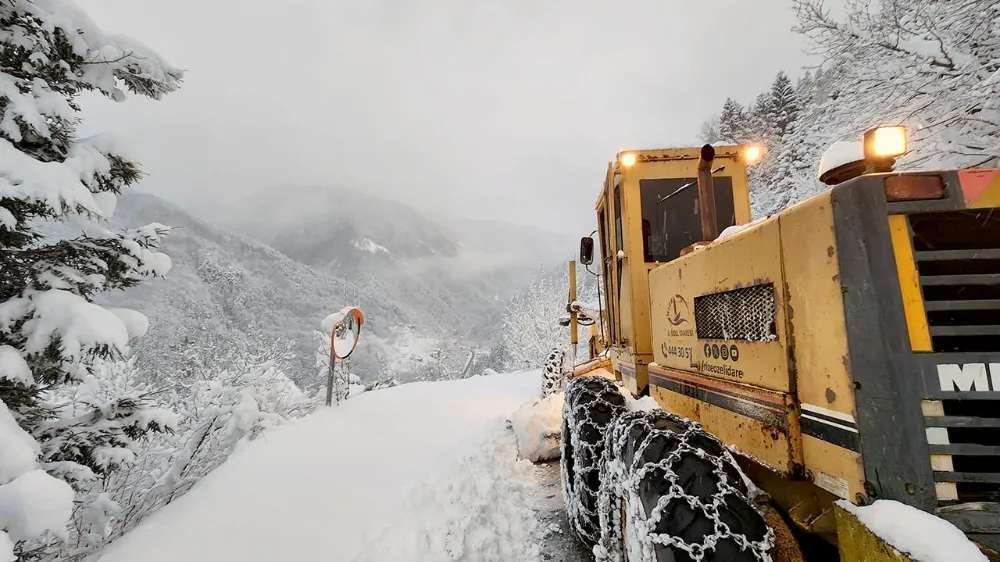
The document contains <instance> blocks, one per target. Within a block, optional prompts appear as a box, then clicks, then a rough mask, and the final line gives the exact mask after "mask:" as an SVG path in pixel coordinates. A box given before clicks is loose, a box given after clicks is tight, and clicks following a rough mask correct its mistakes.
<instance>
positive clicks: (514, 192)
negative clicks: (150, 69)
mask: <svg viewBox="0 0 1000 562" xmlns="http://www.w3.org/2000/svg"><path fill="white" fill-rule="evenodd" d="M78 2H79V4H80V5H81V6H82V7H83V8H84V9H85V10H87V12H88V13H89V14H90V16H91V17H92V18H93V19H94V20H95V21H96V22H97V23H98V24H99V25H100V26H102V27H103V28H105V29H107V30H109V31H116V32H120V33H124V34H126V35H130V36H132V37H134V38H136V39H138V40H139V41H141V42H143V43H145V44H147V45H149V46H150V47H152V48H153V49H155V50H156V51H158V52H159V53H160V54H161V55H163V56H164V57H165V58H166V59H167V60H169V61H170V62H171V63H172V64H174V65H175V66H178V67H180V68H183V69H185V70H186V71H187V74H186V78H185V84H184V87H183V88H182V89H181V90H180V91H178V92H176V93H174V94H172V95H169V96H167V97H166V98H165V99H164V100H163V101H161V102H146V101H144V100H138V99H130V100H129V101H128V102H127V103H125V104H113V103H111V102H107V103H105V102H100V103H88V104H86V105H85V109H86V113H85V115H84V118H85V120H86V128H85V131H86V132H92V131H95V130H110V131H115V132H119V133H121V134H123V135H125V136H126V138H127V139H129V141H130V142H131V144H132V146H134V147H135V152H136V153H137V156H138V157H139V158H141V161H142V164H143V165H144V168H145V170H146V171H147V172H148V173H149V174H150V177H149V178H147V179H146V180H145V181H144V183H143V187H144V188H149V189H152V190H154V191H155V192H156V193H158V194H160V195H162V196H164V197H166V198H169V199H171V200H173V201H176V202H179V203H181V204H184V205H187V206H189V207H192V208H193V209H194V210H196V211H197V208H198V206H201V205H206V204H211V202H212V200H213V198H214V197H217V196H218V194H232V193H236V192H240V191H245V190H249V189H257V188H261V187H275V188H276V187H280V186H281V185H287V184H296V183H307V184H322V185H341V186H346V187H353V188H358V189H365V190H371V191H373V192H375V193H376V194H380V195H382V196H384V197H388V198H393V199H397V200H400V201H403V202H406V203H411V204H413V205H415V206H417V207H418V208H421V209H424V210H428V209H429V210H433V209H434V208H437V207H439V206H440V207H441V208H444V209H446V210H447V211H448V212H451V213H460V214H463V215H468V216H473V217H492V218H499V219H504V220H508V221H512V222H516V223H521V224H532V223H539V221H547V224H549V225H550V226H551V227H552V228H554V229H559V230H582V229H589V227H590V225H592V224H593V222H594V218H593V204H594V201H595V200H596V198H597V195H598V192H599V189H600V185H601V182H602V181H603V177H604V171H605V168H606V166H607V162H608V161H609V160H610V159H612V158H613V157H614V155H615V153H616V152H618V151H619V150H622V149H627V148H655V147H663V146H671V145H688V144H694V143H697V142H698V132H699V128H700V126H701V123H702V122H703V121H704V120H705V119H706V118H708V117H709V116H710V115H712V114H713V113H715V112H717V111H718V109H719V107H720V106H721V104H722V102H723V101H724V100H725V98H726V96H733V97H735V98H737V99H740V100H741V101H750V100H752V99H753V97H754V96H756V94H757V93H758V92H760V91H761V90H763V89H764V88H766V87H768V85H769V84H770V82H771V81H772V80H773V78H774V74H775V73H776V72H777V71H778V70H779V69H785V70H786V71H788V72H789V73H790V74H792V75H793V76H794V75H798V74H799V72H800V71H799V69H800V68H801V67H802V66H803V64H806V63H808V62H810V61H809V60H808V59H807V58H806V57H805V55H804V54H803V53H802V51H801V49H802V46H803V43H802V41H801V38H800V37H798V36H797V35H795V34H794V33H792V31H791V29H790V28H791V27H792V25H793V24H794V19H793V14H792V12H791V10H790V7H789V5H788V0H768V1H767V2H742V1H736V0H699V1H697V2H695V1H690V0H685V1H681V0H606V1H597V0H572V1H571V0H550V1H538V0H493V1H482V0H367V1H366V0H362V1H348V0H333V1H330V0H285V1H283V2H262V1H258V0H171V1H169V2H163V1H155V2H154V1H151V0H78Z"/></svg>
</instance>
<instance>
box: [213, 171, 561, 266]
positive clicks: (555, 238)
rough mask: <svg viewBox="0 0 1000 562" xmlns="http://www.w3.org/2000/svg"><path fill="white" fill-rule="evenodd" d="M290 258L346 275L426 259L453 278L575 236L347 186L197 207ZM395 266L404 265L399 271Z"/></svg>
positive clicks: (270, 192)
mask: <svg viewBox="0 0 1000 562" xmlns="http://www.w3.org/2000/svg"><path fill="white" fill-rule="evenodd" d="M201 214H202V216H204V217H205V218H206V219H208V220H210V221H211V222H213V223H215V224H219V225H221V226H223V227H225V228H227V229H229V230H232V231H234V232H240V233H242V234H245V235H247V236H252V237H253V238H256V239H258V240H261V241H263V242H265V243H267V244H269V245H271V246H273V247H274V248H276V249H278V250H280V251H281V252H283V253H285V254H286V255H288V256H289V257H291V258H293V259H296V260H298V261H301V262H303V263H306V264H308V265H313V266H317V267H322V268H324V269H329V270H332V271H336V272H339V273H342V274H344V275H346V276H351V275H365V274H369V273H373V272H374V271H372V270H373V269H375V270H378V272H379V273H383V272H384V271H385V270H390V271H400V272H405V273H406V274H410V273H412V272H413V270H412V268H420V267H425V266H427V265H428V264H436V265H447V266H448V273H450V274H451V275H453V276H462V275H463V274H480V273H483V272H484V271H487V272H488V271H496V270H497V269H501V268H503V267H507V266H511V265H513V266H517V267H519V268H521V266H524V265H537V264H538V263H539V262H540V261H546V262H547V261H552V260H554V259H562V258H563V257H565V256H568V255H572V253H573V251H574V247H573V244H574V242H573V237H572V236H569V235H566V234H560V233H555V232H549V231H546V230H544V229H541V228H525V227H521V226H516V225H512V224H507V223H504V222H501V221H481V220H470V219H464V218H459V217H457V216H453V215H456V214H457V212H456V210H455V209H443V210H442V212H441V213H436V214H434V215H433V216H428V215H425V214H422V213H420V212H418V211H416V210H414V209H413V208H411V207H409V206H406V205H404V204H401V203H397V202H394V201H388V200H385V199H381V198H379V197H377V196H374V195H371V194H369V193H363V192H360V191H355V190H351V189H344V188H336V187H317V186H283V187H280V188H273V189H261V190H257V191H255V192H249V193H242V194H238V195H235V196H231V197H230V198H229V199H227V200H225V201H223V202H221V204H219V205H216V206H214V207H213V208H212V209H207V210H205V211H202V212H201ZM400 266H405V268H401V267H400Z"/></svg>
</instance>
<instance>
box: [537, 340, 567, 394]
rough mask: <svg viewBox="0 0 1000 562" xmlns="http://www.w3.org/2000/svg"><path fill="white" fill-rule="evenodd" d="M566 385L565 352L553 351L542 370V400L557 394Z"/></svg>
mask: <svg viewBox="0 0 1000 562" xmlns="http://www.w3.org/2000/svg"><path fill="white" fill-rule="evenodd" d="M565 385H566V351H565V350H561V349H558V348H556V349H553V350H552V351H550V352H549V356H548V357H547V358H546V359H545V368H544V369H543V370H542V398H544V397H546V396H548V395H550V394H552V393H554V392H559V391H560V390H562V389H563V387H564V386H565Z"/></svg>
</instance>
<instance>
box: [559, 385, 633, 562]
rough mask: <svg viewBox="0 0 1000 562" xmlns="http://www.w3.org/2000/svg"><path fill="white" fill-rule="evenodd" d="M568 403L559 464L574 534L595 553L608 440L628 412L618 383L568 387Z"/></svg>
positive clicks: (598, 533)
mask: <svg viewBox="0 0 1000 562" xmlns="http://www.w3.org/2000/svg"><path fill="white" fill-rule="evenodd" d="M565 398H566V399H565V403H564V405H563V428H562V437H561V440H560V448H561V455H560V461H559V464H560V469H561V471H562V487H563V498H564V500H565V502H566V513H567V515H568V516H569V522H570V527H571V528H572V529H573V533H574V534H576V536H577V537H578V538H579V539H580V540H581V541H582V542H583V543H584V544H585V545H587V546H588V547H592V546H594V545H595V544H597V543H598V540H599V539H600V518H599V517H598V514H597V501H598V494H599V492H600V486H601V481H602V480H603V474H602V473H603V467H602V464H603V460H604V443H605V435H606V434H607V432H608V430H609V429H610V426H611V424H612V423H613V422H614V421H615V419H616V418H617V417H618V416H619V415H621V414H623V413H625V412H626V411H627V406H626V403H625V397H624V396H623V395H622V393H621V392H620V391H619V390H618V387H617V386H615V383H613V382H612V381H610V380H608V379H606V378H603V377H598V376H583V377H580V378H577V379H573V380H571V381H569V383H568V384H567V385H566V397H565Z"/></svg>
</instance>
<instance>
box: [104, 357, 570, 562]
mask: <svg viewBox="0 0 1000 562" xmlns="http://www.w3.org/2000/svg"><path fill="white" fill-rule="evenodd" d="M539 377H540V375H539V373H538V372H529V373H514V374H503V375H494V376H489V377H474V378H471V379H465V380H459V381H450V382H440V383H414V384H407V385H402V386H398V387H395V388H389V389H384V390H379V391H375V392H371V393H367V394H363V395H361V396H357V397H355V398H352V399H350V400H347V401H346V402H344V403H342V404H341V405H340V406H339V407H335V408H330V409H324V410H322V411H320V412H318V413H316V414H313V415H311V416H309V417H306V418H304V419H301V420H298V421H296V422H294V423H291V424H289V425H286V426H282V427H278V428H275V429H273V430H270V431H268V432H267V433H266V434H265V435H264V436H263V437H261V438H260V439H258V440H256V441H253V442H251V443H248V444H246V446H245V447H244V448H243V449H242V450H240V451H239V452H237V453H236V454H235V455H234V456H233V457H232V458H231V459H230V460H229V461H227V462H226V463H225V464H224V465H223V466H222V467H220V468H219V469H217V470H216V471H215V472H213V473H212V474H210V475H209V476H208V477H207V478H205V479H204V480H203V481H202V482H200V483H199V484H198V485H197V486H196V487H195V488H194V489H193V490H192V491H191V492H190V493H188V494H187V495H186V496H184V497H183V498H181V499H180V500H178V501H176V502H175V503H173V504H171V505H168V506H167V507H165V508H163V509H162V510H161V511H160V512H158V513H156V514H154V515H153V516H152V517H150V518H149V519H148V520H147V521H145V522H144V523H143V524H142V525H140V526H139V527H138V528H137V529H135V530H134V531H132V532H131V533H129V534H128V535H126V536H125V537H123V538H122V539H120V540H119V541H117V542H115V543H114V544H112V545H111V546H110V547H109V548H107V549H106V551H105V553H104V554H103V556H102V557H101V558H100V560H101V561H102V562H134V561H136V560H142V561H144V562H159V561H172V562H173V561H177V560H185V561H189V562H195V561H201V560H205V561H209V560H211V561H213V562H217V561H227V560H234V561H235V560H239V561H240V562H253V561H258V560H259V561H261V562H264V561H267V562H271V561H273V560H297V561H309V560H324V561H328V560H337V561H357V562H369V561H371V562H374V561H378V560H414V561H423V560H469V561H473V560H475V561H479V560H482V561H487V560H490V561H492V560H497V561H501V560H503V561H514V560H516V561H530V560H537V559H539V557H541V558H544V559H546V560H552V559H565V560H584V559H585V558H579V557H578V556H577V554H578V553H579V551H576V552H577V554H573V555H569V554H565V553H564V554H565V555H553V554H552V550H553V548H554V547H553V546H552V544H548V545H547V546H542V545H541V544H539V543H541V542H546V543H550V542H551V543H563V544H565V545H569V546H563V547H558V548H562V549H563V550H567V549H570V550H572V541H568V540H559V539H561V538H562V537H558V538H557V537H554V536H552V535H563V534H565V526H564V525H562V527H563V533H559V532H555V533H553V531H552V530H554V529H556V528H557V527H560V526H561V524H560V521H559V520H558V517H559V510H558V505H559V502H561V496H559V490H558V477H557V476H556V479H555V481H554V482H553V481H552V474H553V473H552V471H551V468H549V469H548V471H546V469H545V468H544V467H535V466H533V465H532V464H531V463H529V462H528V461H523V460H522V461H518V460H517V448H516V444H515V441H514V438H513V435H512V432H511V431H510V430H509V429H508V427H507V423H506V420H507V419H508V418H509V417H510V415H511V413H513V412H514V410H515V409H517V407H518V406H519V405H520V404H521V403H523V402H524V401H525V400H527V399H529V398H530V397H531V396H535V395H537V394H538V391H539V384H540V378H539ZM550 466H551V465H550ZM539 475H541V478H539ZM540 480H541V482H540ZM540 514H541V516H540ZM539 521H541V524H539ZM546 536H549V537H550V539H545V537H546ZM552 539H556V540H552ZM543 554H544V555H543Z"/></svg>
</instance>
